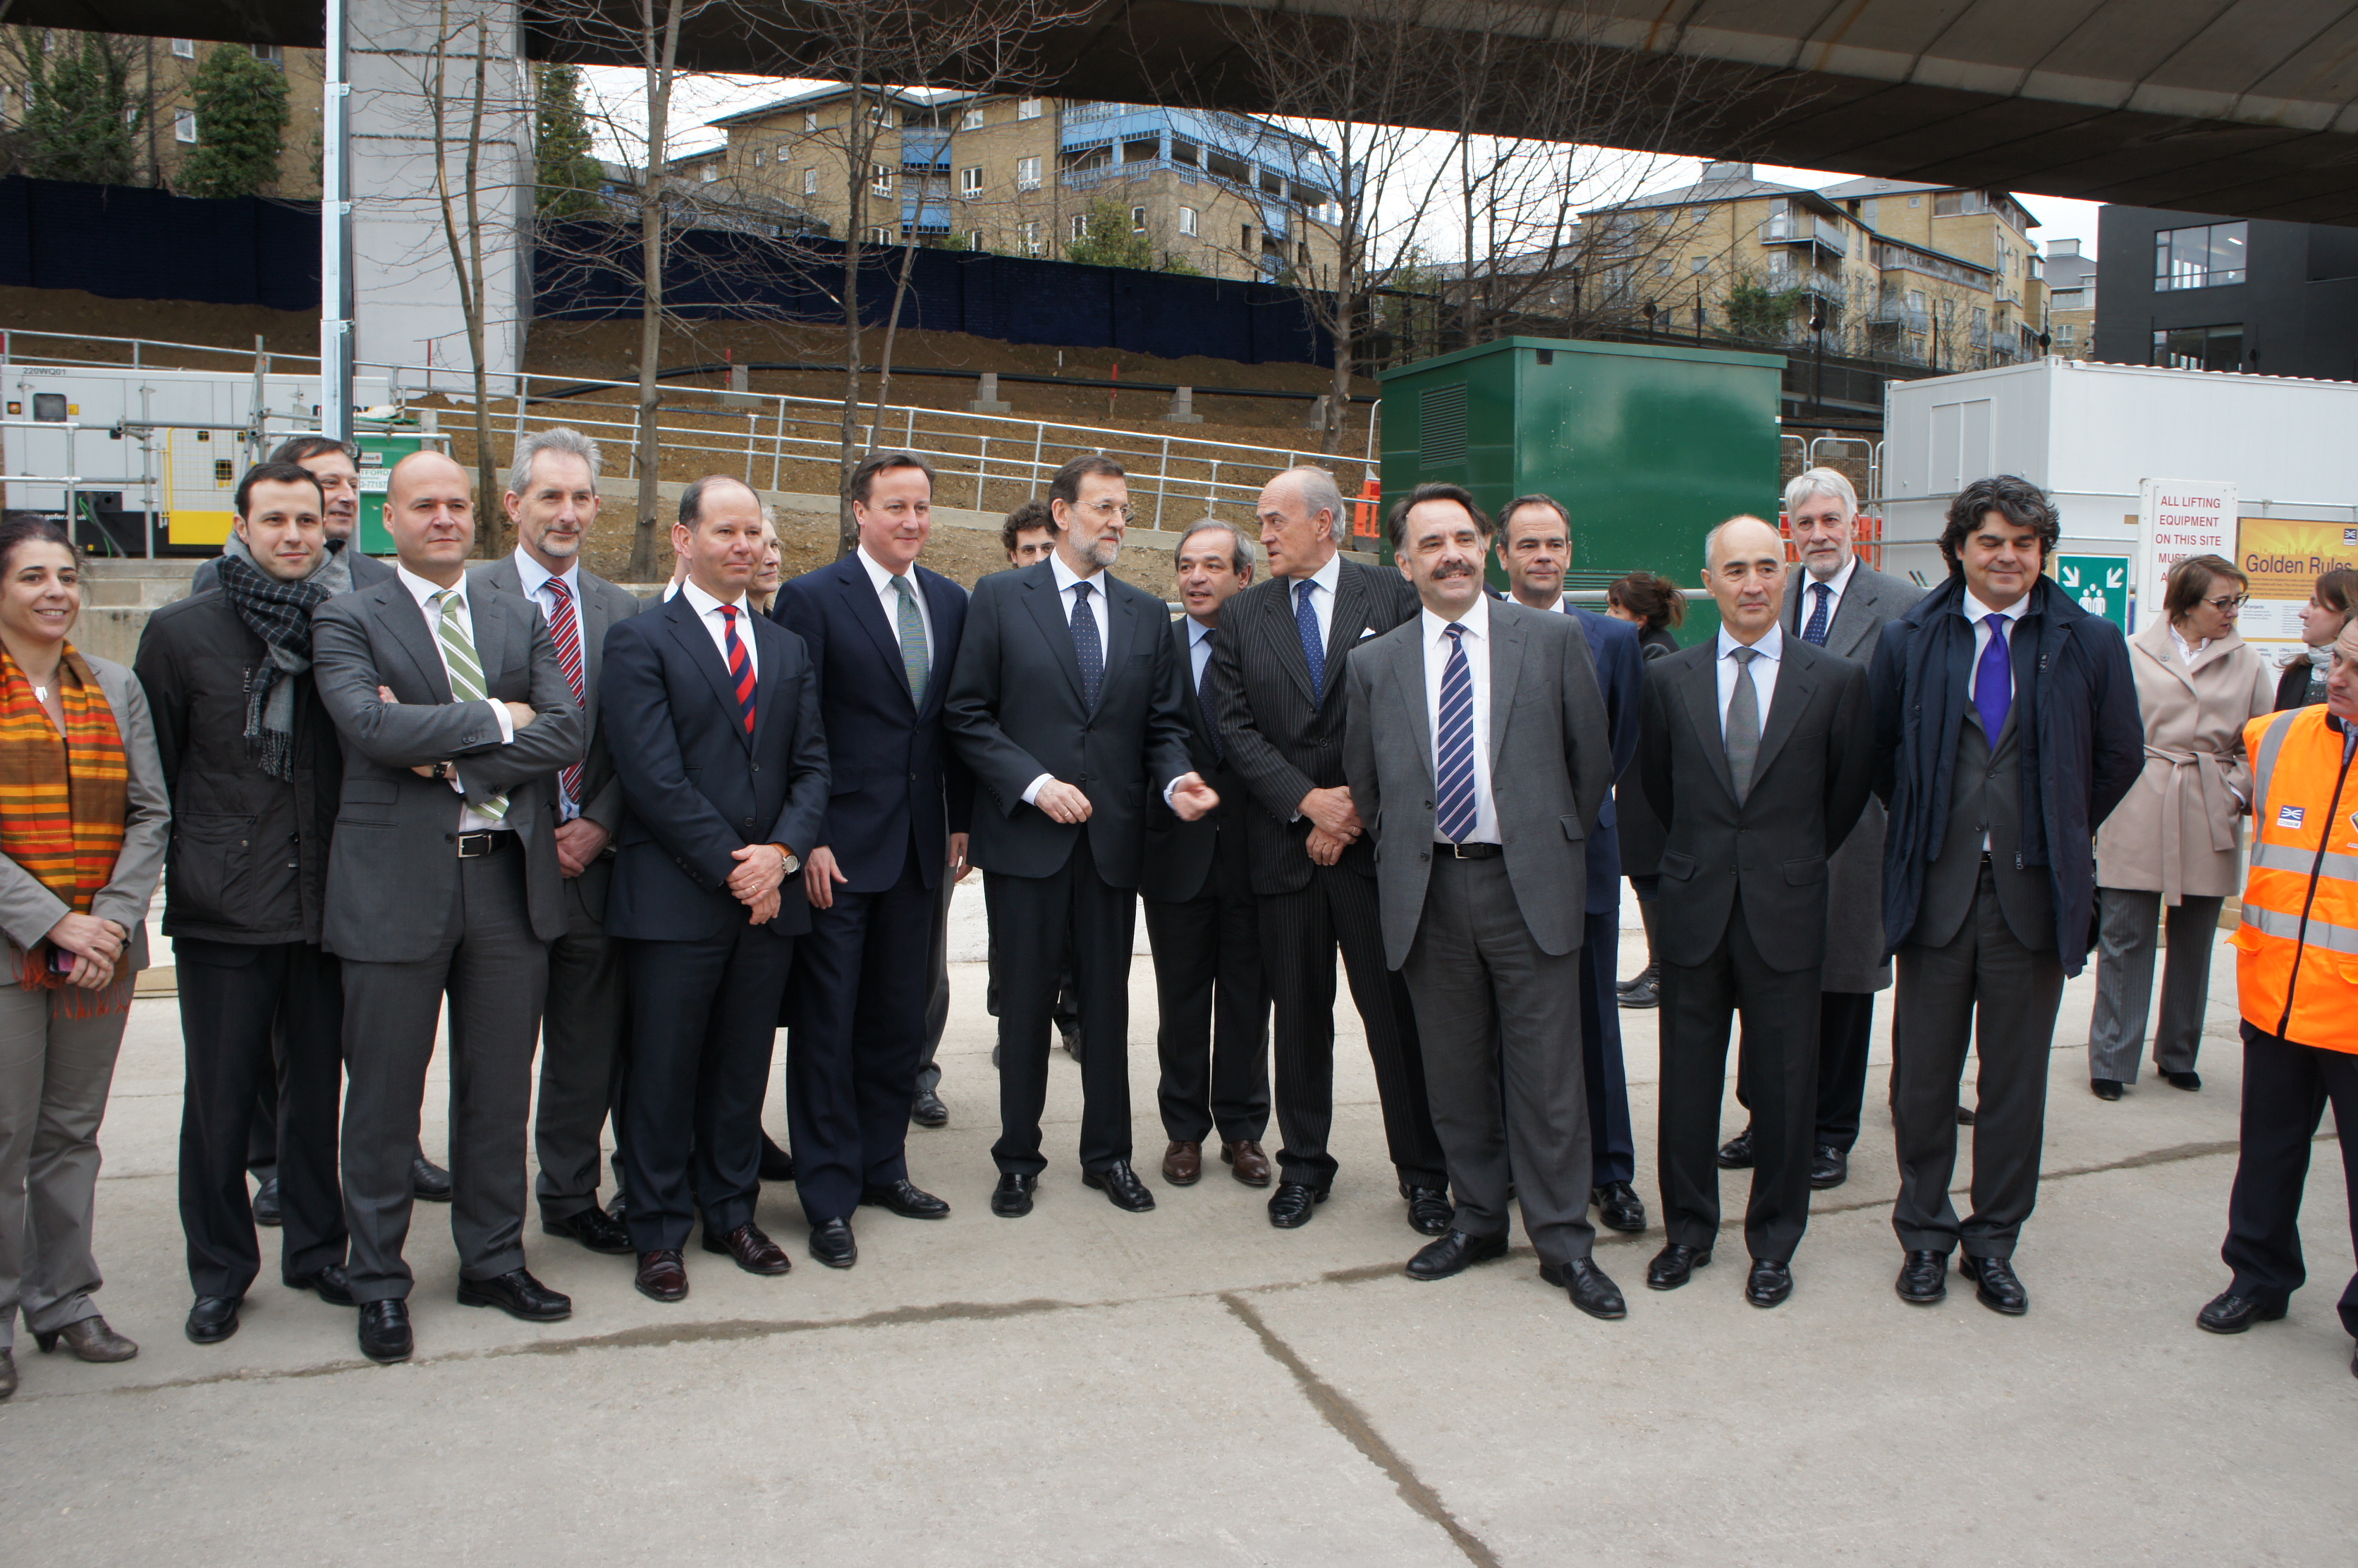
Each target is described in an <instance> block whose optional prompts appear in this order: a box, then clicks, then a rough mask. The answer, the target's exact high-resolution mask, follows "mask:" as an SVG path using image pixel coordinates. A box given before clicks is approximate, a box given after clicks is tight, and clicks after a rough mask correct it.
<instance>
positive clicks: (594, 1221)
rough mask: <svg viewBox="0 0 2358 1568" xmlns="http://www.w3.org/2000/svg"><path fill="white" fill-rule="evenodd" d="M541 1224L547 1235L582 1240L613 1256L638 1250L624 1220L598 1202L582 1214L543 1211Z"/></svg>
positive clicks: (618, 1256) (585, 1244) (594, 1248)
mask: <svg viewBox="0 0 2358 1568" xmlns="http://www.w3.org/2000/svg"><path fill="white" fill-rule="evenodd" d="M540 1228H541V1231H542V1233H543V1234H545V1235H548V1236H562V1237H565V1238H568V1239H569V1240H573V1241H579V1243H581V1245H582V1246H584V1247H587V1248H588V1249H590V1251H592V1252H603V1253H605V1254H606V1255H607V1256H609V1257H612V1258H626V1257H628V1256H630V1254H631V1253H632V1252H633V1251H634V1250H636V1249H634V1248H633V1247H632V1245H631V1233H630V1231H629V1230H628V1229H627V1228H625V1227H623V1225H622V1221H621V1220H619V1219H616V1218H615V1217H613V1216H612V1215H611V1214H608V1213H607V1212H606V1211H605V1210H604V1209H602V1208H600V1207H599V1206H597V1205H596V1204H591V1205H590V1206H589V1207H588V1208H585V1209H583V1210H581V1211H580V1212H579V1214H566V1215H555V1214H544V1215H542V1216H541V1217H540Z"/></svg>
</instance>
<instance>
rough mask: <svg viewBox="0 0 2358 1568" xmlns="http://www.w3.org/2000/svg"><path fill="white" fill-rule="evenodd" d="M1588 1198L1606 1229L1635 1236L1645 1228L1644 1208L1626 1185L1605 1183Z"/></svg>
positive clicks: (1636, 1195) (1632, 1188) (1636, 1190)
mask: <svg viewBox="0 0 2358 1568" xmlns="http://www.w3.org/2000/svg"><path fill="white" fill-rule="evenodd" d="M1588 1198H1589V1201H1590V1202H1591V1203H1594V1204H1595V1206H1596V1217H1597V1218H1598V1219H1600V1220H1602V1221H1604V1222H1605V1228H1606V1229H1607V1230H1619V1231H1626V1232H1627V1233H1628V1234H1629V1235H1631V1236H1635V1235H1637V1234H1638V1233H1639V1231H1641V1230H1644V1229H1645V1228H1646V1206H1645V1204H1644V1203H1643V1202H1642V1201H1640V1200H1639V1196H1638V1189H1637V1188H1635V1187H1633V1186H1631V1185H1630V1184H1628V1183H1627V1182H1607V1183H1606V1184H1604V1185H1603V1186H1601V1187H1598V1188H1597V1189H1596V1190H1595V1191H1594V1192H1592V1193H1590V1194H1589V1195H1588Z"/></svg>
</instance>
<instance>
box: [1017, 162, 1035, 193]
mask: <svg viewBox="0 0 2358 1568" xmlns="http://www.w3.org/2000/svg"><path fill="white" fill-rule="evenodd" d="M1015 189H1018V190H1037V189H1040V160H1039V159H1038V158H1036V157H1020V158H1017V159H1016V160H1015Z"/></svg>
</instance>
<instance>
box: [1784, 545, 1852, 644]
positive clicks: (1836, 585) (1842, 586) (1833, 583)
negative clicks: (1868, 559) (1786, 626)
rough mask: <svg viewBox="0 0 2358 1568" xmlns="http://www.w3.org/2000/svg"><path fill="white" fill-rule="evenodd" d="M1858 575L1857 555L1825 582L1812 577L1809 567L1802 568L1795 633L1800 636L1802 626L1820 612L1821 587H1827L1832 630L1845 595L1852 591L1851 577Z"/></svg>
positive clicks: (1795, 610)
mask: <svg viewBox="0 0 2358 1568" xmlns="http://www.w3.org/2000/svg"><path fill="white" fill-rule="evenodd" d="M1857 575H1858V557H1856V556H1855V555H1854V556H1853V557H1851V558H1850V559H1848V560H1846V561H1844V563H1843V568H1842V570H1840V571H1838V572H1836V573H1834V575H1833V576H1832V577H1830V578H1828V579H1826V580H1825V581H1824V582H1823V583H1821V582H1820V581H1819V580H1818V579H1816V578H1813V577H1812V576H1811V575H1810V573H1809V569H1808V568H1802V571H1801V602H1800V603H1798V604H1797V605H1795V606H1794V617H1795V619H1794V622H1793V627H1792V631H1793V635H1795V636H1796V637H1798V636H1800V635H1801V628H1802V627H1804V626H1807V625H1808V624H1809V623H1810V617H1812V615H1815V614H1816V613H1817V612H1818V589H1821V588H1823V589H1826V630H1827V631H1828V632H1832V631H1833V629H1834V617H1835V616H1837V615H1839V614H1841V613H1842V601H1843V595H1844V594H1845V593H1847V592H1849V591H1850V579H1852V578H1854V577H1855V576H1857Z"/></svg>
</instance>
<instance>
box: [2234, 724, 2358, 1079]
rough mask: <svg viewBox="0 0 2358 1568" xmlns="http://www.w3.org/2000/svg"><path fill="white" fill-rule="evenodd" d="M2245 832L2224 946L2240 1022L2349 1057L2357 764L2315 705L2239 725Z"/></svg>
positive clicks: (2354, 1013) (2357, 946)
mask: <svg viewBox="0 0 2358 1568" xmlns="http://www.w3.org/2000/svg"><path fill="white" fill-rule="evenodd" d="M2244 755H2246V756H2248V757H2250V758H2251V759H2252V801H2253V816H2254V821H2255V831H2254V833H2253V835H2252V865H2251V871H2250V872H2249V874H2247V875H2246V876H2245V878H2244V913H2243V924H2242V925H2239V926H2237V927H2236V929H2235V935H2234V937H2233V938H2232V943H2233V946H2234V948H2235V952H2236V957H2235V994H2236V1004H2237V1007H2238V1009H2239V1011H2241V1012H2242V1013H2243V1015H2244V1022H2248V1023H2250V1024H2252V1025H2253V1026H2254V1027H2255V1028H2258V1029H2261V1030H2265V1031H2266V1033H2270V1034H2275V1035H2279V1036H2281V1037H2282V1038H2284V1039H2287V1040H2290V1041H2293V1042H2295V1043H2296V1044H2302V1045H2316V1046H2321V1047H2323V1048H2324V1049H2326V1050H2329V1051H2349V1052H2353V1053H2358V766H2353V767H2351V768H2347V769H2345V768H2344V767H2343V766H2342V736H2341V735H2340V734H2338V733H2336V732H2335V730H2333V729H2332V727H2331V725H2329V724H2328V723H2327V722H2326V712H2325V708H2323V707H2322V706H2321V705H2320V706H2317V707H2311V708H2294V709H2291V710H2289V711H2288V712H2283V713H2273V714H2269V715H2266V717H2264V718H2259V719H2253V720H2252V721H2251V722H2250V723H2249V724H2246V725H2245V726H2244Z"/></svg>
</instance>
